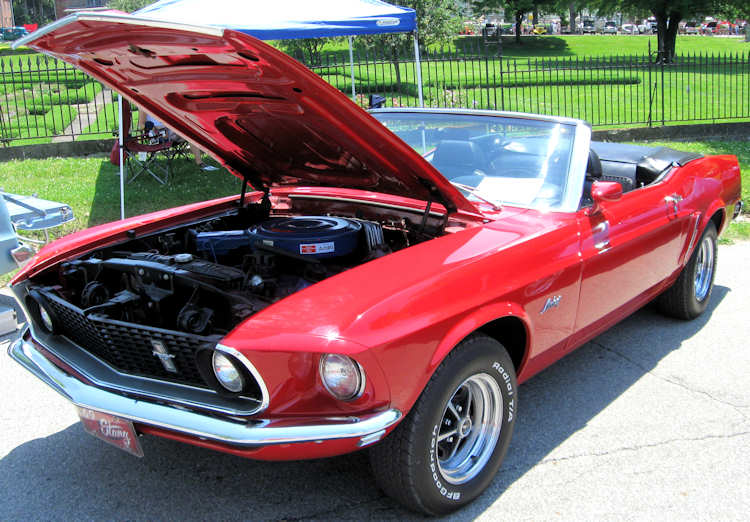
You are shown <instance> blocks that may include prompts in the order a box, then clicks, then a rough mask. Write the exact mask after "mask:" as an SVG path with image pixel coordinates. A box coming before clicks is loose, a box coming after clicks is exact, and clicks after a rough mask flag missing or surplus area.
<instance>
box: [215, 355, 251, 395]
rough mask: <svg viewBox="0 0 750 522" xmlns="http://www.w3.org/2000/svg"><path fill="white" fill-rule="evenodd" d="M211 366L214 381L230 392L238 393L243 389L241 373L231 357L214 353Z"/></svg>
mask: <svg viewBox="0 0 750 522" xmlns="http://www.w3.org/2000/svg"><path fill="white" fill-rule="evenodd" d="M212 363H213V364H212V366H213V369H214V375H215V376H216V380H217V381H219V384H221V385H222V386H223V387H224V388H226V389H227V390H229V391H230V392H234V393H239V392H241V391H242V389H243V388H244V387H245V379H243V378H242V372H241V371H240V369H239V368H238V367H237V364H236V363H235V362H234V361H233V359H232V357H230V356H228V355H224V354H223V353H221V352H214V355H213V359H212Z"/></svg>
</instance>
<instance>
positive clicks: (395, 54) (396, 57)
mask: <svg viewBox="0 0 750 522" xmlns="http://www.w3.org/2000/svg"><path fill="white" fill-rule="evenodd" d="M391 62H392V63H393V66H394V67H395V68H396V71H395V72H396V91H397V92H401V67H400V63H401V62H400V59H399V55H398V49H397V48H396V47H395V46H394V47H391Z"/></svg>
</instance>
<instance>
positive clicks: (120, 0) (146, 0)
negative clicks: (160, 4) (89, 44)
mask: <svg viewBox="0 0 750 522" xmlns="http://www.w3.org/2000/svg"><path fill="white" fill-rule="evenodd" d="M154 1H155V0H109V2H107V7H109V8H111V9H117V10H118V11H124V12H126V13H132V12H133V11H137V10H138V9H141V8H142V7H146V6H147V5H150V4H153V3H154Z"/></svg>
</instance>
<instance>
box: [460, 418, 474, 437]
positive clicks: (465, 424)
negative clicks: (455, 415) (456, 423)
mask: <svg viewBox="0 0 750 522" xmlns="http://www.w3.org/2000/svg"><path fill="white" fill-rule="evenodd" d="M470 431H471V419H469V418H467V419H464V420H463V421H462V422H461V426H460V427H459V428H458V433H459V434H460V435H461V437H466V436H467V435H468V434H469V432H470Z"/></svg>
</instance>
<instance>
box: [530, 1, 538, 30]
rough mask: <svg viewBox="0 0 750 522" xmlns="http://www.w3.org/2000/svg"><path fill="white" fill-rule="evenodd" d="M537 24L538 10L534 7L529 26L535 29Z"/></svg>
mask: <svg viewBox="0 0 750 522" xmlns="http://www.w3.org/2000/svg"><path fill="white" fill-rule="evenodd" d="M538 23H539V9H538V8H537V7H536V6H534V11H532V15H531V24H532V25H533V26H534V27H536V24H538Z"/></svg>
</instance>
